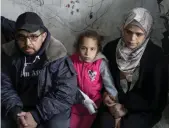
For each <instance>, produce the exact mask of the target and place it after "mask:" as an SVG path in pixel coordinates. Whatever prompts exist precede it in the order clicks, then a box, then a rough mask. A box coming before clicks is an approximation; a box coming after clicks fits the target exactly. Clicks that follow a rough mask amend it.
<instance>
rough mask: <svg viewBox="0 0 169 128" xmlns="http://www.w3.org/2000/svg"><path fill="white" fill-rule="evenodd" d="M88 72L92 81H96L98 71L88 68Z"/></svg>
mask: <svg viewBox="0 0 169 128" xmlns="http://www.w3.org/2000/svg"><path fill="white" fill-rule="evenodd" d="M88 74H89V78H90V80H91V81H94V80H95V78H96V75H97V72H96V71H93V70H88Z"/></svg>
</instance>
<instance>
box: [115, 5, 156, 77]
mask: <svg viewBox="0 0 169 128" xmlns="http://www.w3.org/2000/svg"><path fill="white" fill-rule="evenodd" d="M129 24H133V25H136V26H138V27H139V28H141V29H142V30H144V32H145V36H146V38H145V40H144V42H143V43H142V44H141V45H140V46H138V47H137V48H135V49H129V48H128V47H127V46H126V45H125V42H124V40H123V34H122V39H120V40H119V43H118V45H117V48H116V61H117V65H118V68H119V69H120V70H121V71H122V72H125V73H127V74H130V76H131V74H132V73H133V72H134V70H135V69H136V67H138V66H139V63H140V59H141V57H142V55H143V53H144V50H145V48H146V45H147V42H148V40H149V34H150V32H151V28H152V25H153V18H152V16H151V15H150V12H149V11H148V10H147V9H145V8H134V9H132V10H131V11H130V12H129V13H128V14H127V16H126V18H125V20H124V23H123V26H124V27H123V29H125V28H126V27H127V26H128V25H129ZM122 31H123V30H122ZM122 33H123V32H122Z"/></svg>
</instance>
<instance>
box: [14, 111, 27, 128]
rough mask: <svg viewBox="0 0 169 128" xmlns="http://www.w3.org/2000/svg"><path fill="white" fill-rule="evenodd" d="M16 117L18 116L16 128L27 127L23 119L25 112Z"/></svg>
mask: <svg viewBox="0 0 169 128" xmlns="http://www.w3.org/2000/svg"><path fill="white" fill-rule="evenodd" d="M17 116H18V127H19V128H24V127H27V126H28V123H27V121H26V119H25V116H26V112H21V113H18V114H17Z"/></svg>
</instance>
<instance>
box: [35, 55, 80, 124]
mask: <svg viewBox="0 0 169 128" xmlns="http://www.w3.org/2000/svg"><path fill="white" fill-rule="evenodd" d="M50 69H51V74H52V77H51V78H52V90H50V92H48V94H46V95H45V96H44V97H43V98H42V100H41V101H40V103H39V104H38V105H37V110H38V112H39V114H40V117H41V118H42V120H43V121H46V120H49V119H50V118H52V116H53V115H57V114H60V113H62V112H65V111H67V110H70V109H71V106H72V105H73V104H74V102H75V97H76V93H77V91H78V89H77V78H76V73H75V70H74V68H73V64H72V62H71V60H70V59H69V58H68V57H63V58H61V59H59V60H56V61H55V62H53V63H52V64H51V67H50Z"/></svg>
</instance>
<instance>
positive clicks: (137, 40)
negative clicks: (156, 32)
mask: <svg viewBox="0 0 169 128" xmlns="http://www.w3.org/2000/svg"><path fill="white" fill-rule="evenodd" d="M145 37H146V36H145V32H144V31H143V30H142V29H141V28H139V27H138V26H135V25H131V24H129V25H128V26H127V27H126V28H124V41H125V44H126V46H127V47H128V48H130V49H135V48H137V47H138V46H140V45H141V44H142V43H143V42H144V40H145Z"/></svg>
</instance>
